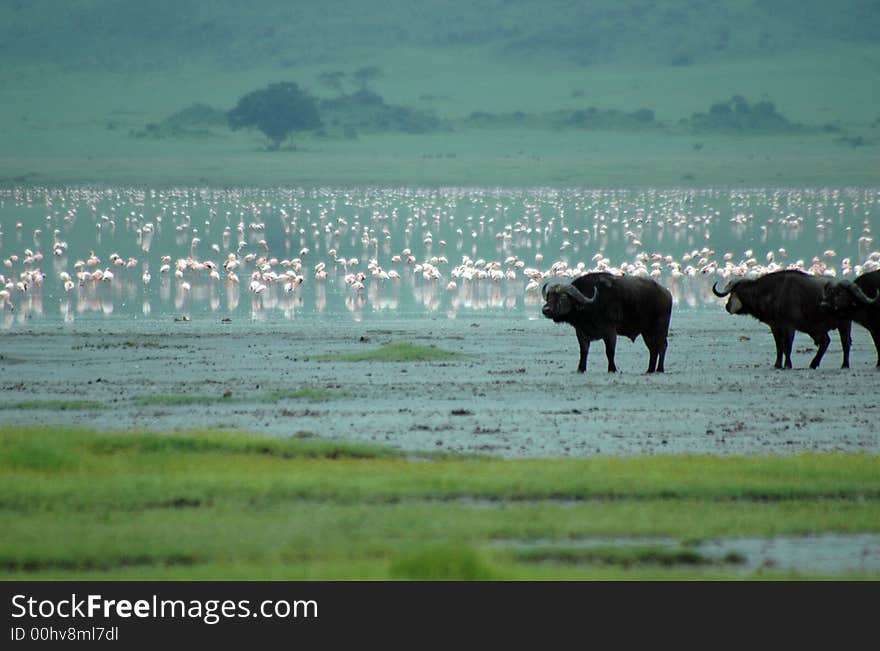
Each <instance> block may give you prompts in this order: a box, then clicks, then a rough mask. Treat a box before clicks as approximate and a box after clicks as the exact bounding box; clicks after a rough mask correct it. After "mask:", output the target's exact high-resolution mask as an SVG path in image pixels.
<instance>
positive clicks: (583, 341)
mask: <svg viewBox="0 0 880 651" xmlns="http://www.w3.org/2000/svg"><path fill="white" fill-rule="evenodd" d="M574 332H575V334H576V335H577V338H578V346H579V347H580V357H579V358H578V373H583V372H584V371H586V370H587V355H588V354H589V353H590V338H589V337H587V335H585V334H584V333H583V331H582V330H581V329H580V328H575V329H574Z"/></svg>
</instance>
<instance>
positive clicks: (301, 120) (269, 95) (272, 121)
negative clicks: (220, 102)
mask: <svg viewBox="0 0 880 651" xmlns="http://www.w3.org/2000/svg"><path fill="white" fill-rule="evenodd" d="M226 116H227V119H228V120H229V127H230V128H231V129H233V130H236V129H241V128H245V127H256V128H257V129H259V130H260V131H262V132H263V133H264V134H265V135H266V137H267V138H269V140H271V141H272V145H271V146H270V149H278V147H279V146H280V145H281V143H282V142H284V139H285V138H287V136H288V134H290V133H292V132H294V131H304V130H308V129H316V128H318V127H320V126H321V118H320V117H319V115H318V105H317V103H316V102H315V100H314V98H313V97H312V96H311V95H309V94H308V93H307V92H305V91H303V90H301V89H300V87H299V86H297V85H296V84H295V83H294V82H292V81H282V82H277V83H274V84H269V85H268V86H267V87H266V88H262V89H260V90H253V91H251V92H249V93H248V94H247V95H244V96H243V97H242V98H241V99H239V100H238V104H237V105H236V106H235V108H234V109H232V110H231V111H229V112H228V113H227V114H226Z"/></svg>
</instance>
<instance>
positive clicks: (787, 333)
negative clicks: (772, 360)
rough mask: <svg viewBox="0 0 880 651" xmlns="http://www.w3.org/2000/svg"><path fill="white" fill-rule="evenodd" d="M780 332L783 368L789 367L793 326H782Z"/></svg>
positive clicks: (792, 342) (792, 343)
mask: <svg viewBox="0 0 880 651" xmlns="http://www.w3.org/2000/svg"><path fill="white" fill-rule="evenodd" d="M781 332H782V348H783V352H784V353H785V368H791V349H792V347H793V346H794V328H782V330H781ZM823 352H824V351H823Z"/></svg>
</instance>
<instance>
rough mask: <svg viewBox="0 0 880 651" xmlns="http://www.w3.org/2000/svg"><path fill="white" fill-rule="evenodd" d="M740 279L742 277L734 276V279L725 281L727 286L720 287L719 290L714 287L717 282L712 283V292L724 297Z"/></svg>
mask: <svg viewBox="0 0 880 651" xmlns="http://www.w3.org/2000/svg"><path fill="white" fill-rule="evenodd" d="M741 280H742V278H735V279H734V280H731V281H730V282H729V283H727V287H725V288H724V289H722V290H721V291H720V292H719V291H718V290H717V289H716V287H715V286H716V285H717V284H718V283H717V282H716V283H712V293H713V294H715V296H717V297H718V298H724V297H725V296H727V295H728V294H729V293H730V292H731V291H732V290H733V288H734V287H736V286H737V284H738V283H739V281H741Z"/></svg>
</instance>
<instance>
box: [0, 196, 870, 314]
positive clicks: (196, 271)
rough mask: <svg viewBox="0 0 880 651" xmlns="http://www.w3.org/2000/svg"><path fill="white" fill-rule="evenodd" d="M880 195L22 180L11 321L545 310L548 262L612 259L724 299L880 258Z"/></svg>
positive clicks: (8, 276) (685, 294) (626, 268)
mask: <svg viewBox="0 0 880 651" xmlns="http://www.w3.org/2000/svg"><path fill="white" fill-rule="evenodd" d="M878 198H880V190H878V189H864V188H863V189H856V188H815V189H779V188H753V189H736V190H732V189H722V188H716V189H705V190H689V189H687V190H686V189H651V188H647V189H642V190H588V189H552V188H522V189H513V190H507V189H505V190H502V189H492V188H483V189H463V188H445V189H425V188H422V189H420V188H406V189H400V188H352V189H329V188H328V189H322V188H318V189H310V190H306V189H302V188H277V189H265V190H264V189H253V188H232V189H210V188H174V189H140V188H127V187H101V188H97V187H96V188H87V187H52V188H39V187H19V188H12V189H5V190H0V259H2V261H3V266H2V267H0V273H2V274H3V275H4V278H3V284H4V285H5V286H6V288H7V290H6V291H8V292H9V297H8V299H7V300H5V301H0V302H2V303H4V304H3V305H2V306H0V327H3V328H15V327H21V326H22V325H23V324H25V323H28V322H32V320H42V321H48V322H53V321H56V320H58V321H64V322H75V321H78V320H83V319H89V318H91V317H97V318H100V319H109V320H111V322H113V323H114V324H117V325H120V326H121V327H133V323H134V322H140V321H143V320H151V319H159V320H167V319H170V318H172V317H176V318H178V319H192V320H198V319H201V320H207V321H214V320H220V319H222V318H236V319H241V318H247V319H251V320H254V321H256V320H270V321H271V320H275V319H279V320H297V319H305V320H306V322H309V320H310V318H313V317H314V318H316V319H317V320H318V321H317V323H319V324H323V323H327V322H329V323H333V322H334V321H336V320H342V321H349V322H351V321H354V322H357V321H361V320H370V319H373V320H376V319H380V320H387V319H393V318H397V317H401V318H406V319H412V318H422V317H435V316H441V317H444V318H457V317H461V316H468V315H476V314H481V313H485V312H494V311H503V312H504V313H508V314H511V313H512V314H515V315H519V316H522V317H524V318H535V317H538V316H540V304H541V298H540V285H541V284H543V283H544V282H545V281H546V280H547V279H549V278H553V277H557V276H563V277H567V276H572V275H577V274H578V273H581V272H582V271H589V270H605V269H607V270H612V271H620V272H624V273H630V274H643V275H648V274H651V275H653V276H654V277H655V278H656V279H657V280H658V281H660V282H661V283H663V284H664V285H666V286H667V287H669V288H670V290H671V291H672V292H673V296H674V298H675V300H676V303H677V305H678V307H679V308H697V307H701V306H703V305H710V306H717V304H718V299H716V298H714V297H713V296H712V295H711V292H710V291H709V290H710V287H711V284H712V283H713V282H715V281H716V280H717V281H722V282H723V280H724V278H726V277H728V276H730V275H731V274H742V273H760V272H762V271H767V270H770V269H774V268H784V267H787V266H797V267H799V268H803V269H806V270H810V271H813V272H815V273H826V274H835V275H837V276H855V275H858V273H860V272H862V271H866V270H870V269H873V268H877V266H878V265H880V253H878V252H877V250H876V249H877V246H876V243H875V241H874V236H873V234H872V226H873V225H874V224H876V223H877V219H878V216H880V202H878ZM230 262H231V264H229V263H230ZM224 263H226V267H225V268H224ZM163 265H167V268H166V269H165V270H163ZM107 272H109V275H108V273H107ZM212 275H213V277H212ZM111 276H112V277H111ZM66 278H69V279H70V282H69V283H68V285H67V288H65V279H66ZM123 324H125V325H123ZM319 327H320V326H319Z"/></svg>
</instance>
